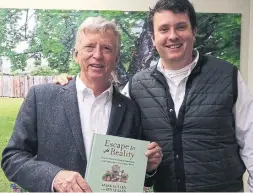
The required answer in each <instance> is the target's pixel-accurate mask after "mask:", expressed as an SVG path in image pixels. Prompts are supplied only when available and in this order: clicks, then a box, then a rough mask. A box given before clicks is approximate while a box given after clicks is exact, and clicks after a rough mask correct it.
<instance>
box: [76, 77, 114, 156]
mask: <svg viewBox="0 0 253 193" xmlns="http://www.w3.org/2000/svg"><path fill="white" fill-rule="evenodd" d="M76 91H77V100H78V108H79V112H80V120H81V127H82V133H83V139H84V146H85V151H86V152H85V153H86V157H87V159H88V158H89V155H90V148H91V142H92V137H93V133H99V134H106V132H107V129H108V125H109V119H110V113H111V108H112V94H113V86H112V85H111V86H110V87H109V88H108V89H107V90H105V91H104V92H103V93H101V94H100V95H99V96H97V97H96V96H95V95H94V94H93V91H92V90H91V89H89V88H87V87H86V86H85V84H84V83H83V82H82V81H81V79H80V78H79V76H77V77H76Z"/></svg>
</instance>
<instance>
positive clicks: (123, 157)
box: [85, 134, 149, 192]
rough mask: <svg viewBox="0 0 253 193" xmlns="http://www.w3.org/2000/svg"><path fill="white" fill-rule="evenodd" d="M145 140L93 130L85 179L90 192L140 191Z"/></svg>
mask: <svg viewBox="0 0 253 193" xmlns="http://www.w3.org/2000/svg"><path fill="white" fill-rule="evenodd" d="M148 144H149V142H148V141H141V140H135V139H129V138H122V137H116V136H110V135H101V134H94V136H93V142H92V148H91V152H90V158H89V161H88V164H87V169H86V174H85V179H86V181H87V182H88V184H89V185H90V187H91V189H92V191H93V192H143V187H144V180H145V173H146V167H147V157H146V156H145V152H146V151H147V147H148Z"/></svg>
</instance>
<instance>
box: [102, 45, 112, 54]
mask: <svg viewBox="0 0 253 193" xmlns="http://www.w3.org/2000/svg"><path fill="white" fill-rule="evenodd" d="M104 51H105V52H108V53H109V52H112V48H111V47H109V46H105V47H104Z"/></svg>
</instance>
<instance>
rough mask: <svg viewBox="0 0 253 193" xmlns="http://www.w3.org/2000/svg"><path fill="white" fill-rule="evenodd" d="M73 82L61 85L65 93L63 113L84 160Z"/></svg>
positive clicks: (83, 147)
mask: <svg viewBox="0 0 253 193" xmlns="http://www.w3.org/2000/svg"><path fill="white" fill-rule="evenodd" d="M75 82H76V80H75V79H73V80H71V81H70V82H69V83H68V84H67V85H66V86H64V87H63V90H64V95H65V96H64V97H63V99H64V100H65V101H64V107H65V113H66V115H67V120H68V121H69V125H70V127H71V130H72V133H73V136H74V140H75V142H76V144H77V148H78V150H79V152H80V154H81V157H82V158H83V160H84V161H86V154H85V146H84V140H83V134H82V127H81V121H80V113H79V108H78V101H77V92H76V84H75Z"/></svg>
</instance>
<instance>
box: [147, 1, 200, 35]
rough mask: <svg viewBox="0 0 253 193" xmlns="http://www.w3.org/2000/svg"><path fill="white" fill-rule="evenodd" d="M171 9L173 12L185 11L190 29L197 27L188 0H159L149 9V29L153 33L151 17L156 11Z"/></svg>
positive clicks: (193, 11)
mask: <svg viewBox="0 0 253 193" xmlns="http://www.w3.org/2000/svg"><path fill="white" fill-rule="evenodd" d="M161 11H171V12H173V13H186V14H187V15H188V17H189V19H190V23H191V27H192V30H194V29H195V28H196V27H197V20H196V12H195V10H194V7H193V5H192V4H191V3H190V2H189V1H188V0H159V1H157V3H156V4H155V6H154V8H153V9H150V11H149V17H148V23H149V31H150V32H151V34H152V36H153V35H154V25H153V19H154V15H155V13H157V12H161Z"/></svg>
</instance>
